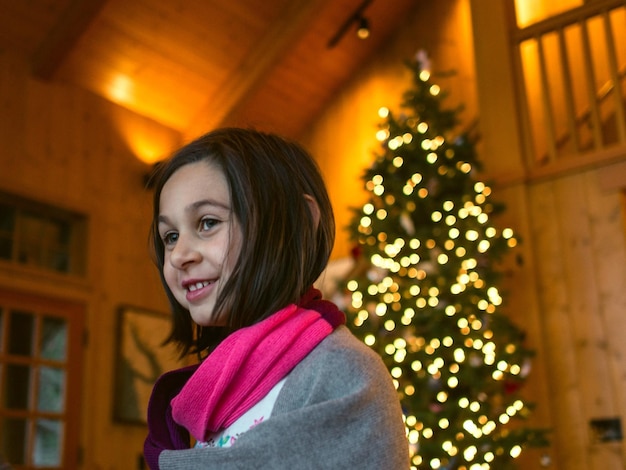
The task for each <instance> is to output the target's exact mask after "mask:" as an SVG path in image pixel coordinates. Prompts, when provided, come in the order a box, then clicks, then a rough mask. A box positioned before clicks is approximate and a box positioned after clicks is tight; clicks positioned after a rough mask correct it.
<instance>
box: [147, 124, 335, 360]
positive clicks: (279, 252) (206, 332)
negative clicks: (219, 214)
mask: <svg viewBox="0 0 626 470" xmlns="http://www.w3.org/2000/svg"><path fill="white" fill-rule="evenodd" d="M199 161H207V162H210V163H212V164H215V165H217V166H218V167H219V168H221V169H222V171H223V172H224V176H225V177H226V181H227V182H228V186H229V190H230V199H231V206H232V211H233V215H234V216H235V217H236V219H237V221H238V222H239V224H240V226H241V230H242V240H243V242H242V247H241V252H240V254H239V257H238V259H237V262H236V264H235V267H234V269H233V272H232V274H231V276H230V278H229V280H228V282H227V283H226V285H225V286H224V288H223V289H222V290H221V292H220V294H219V297H218V299H217V302H216V305H215V309H216V312H215V313H216V314H217V313H220V314H222V313H223V312H228V318H229V320H228V322H229V323H228V328H226V329H225V328H219V327H199V326H196V325H195V324H194V322H193V321H192V319H191V316H190V314H189V312H188V311H187V310H186V309H185V308H183V307H182V306H181V305H180V304H179V303H178V302H177V301H176V299H175V298H174V296H173V294H172V292H171V291H170V290H169V288H168V286H167V283H166V282H165V279H164V277H163V263H164V245H163V241H162V240H161V237H160V236H159V231H158V223H157V221H158V216H159V211H160V208H159V203H160V197H161V191H162V189H163V186H164V185H165V183H166V182H167V180H168V179H169V178H170V177H171V176H172V175H173V174H174V172H176V171H177V170H178V169H179V168H181V167H182V166H184V165H187V164H190V163H195V162H199ZM152 181H153V184H154V188H155V191H154V204H153V208H154V211H153V220H152V229H151V242H152V249H153V255H154V259H155V263H156V265H157V267H158V268H159V272H160V274H161V281H162V283H163V286H164V288H165V291H166V293H167V296H168V299H169V301H170V305H171V308H172V312H173V324H172V331H171V334H170V337H169V339H168V340H169V341H174V342H176V343H178V345H179V346H180V347H181V353H182V354H186V353H188V352H190V350H193V351H197V352H200V351H203V350H205V349H207V348H210V347H212V346H214V345H216V344H217V343H218V342H219V341H220V340H221V338H223V337H224V335H225V334H227V333H228V332H230V331H233V330H236V329H239V328H242V327H244V326H249V325H252V324H254V323H255V322H257V321H259V320H262V319H264V318H266V317H267V316H269V315H271V314H272V313H274V312H275V311H277V310H279V309H281V308H283V307H285V306H287V305H289V304H291V303H297V302H298V300H299V299H300V297H302V295H304V293H305V292H306V291H307V290H308V289H309V287H311V285H312V284H313V282H314V281H315V280H316V279H317V278H318V277H319V275H320V274H321V273H322V271H323V270H324V269H325V267H326V265H327V263H328V258H329V257H330V252H331V250H332V246H333V242H334V237H335V222H334V216H333V211H332V207H331V204H330V200H329V197H328V193H327V191H326V187H325V185H324V181H323V179H322V176H321V174H320V171H319V168H318V166H317V164H316V163H315V161H314V160H313V158H312V157H311V156H310V155H309V153H308V152H307V151H305V150H304V149H303V148H302V147H301V146H300V145H298V144H296V143H294V142H291V141H288V140H285V139H283V138H281V137H278V136H276V135H274V134H268V133H263V132H259V131H254V130H246V129H237V128H225V129H219V130H216V131H213V132H209V133H207V134H205V135H203V136H202V137H200V138H198V139H196V140H194V141H193V142H191V143H189V144H188V145H185V146H184V147H182V148H181V149H179V150H178V151H177V152H176V153H174V155H172V157H171V158H170V159H169V160H167V161H165V162H164V163H163V164H161V165H160V166H159V169H158V170H157V172H156V173H155V174H154V175H153V177H152ZM305 195H308V196H310V197H311V198H312V199H313V200H314V201H315V202H316V203H317V205H318V207H319V222H318V221H316V217H315V214H313V213H312V212H311V210H310V207H309V203H308V202H307V198H306V197H305ZM194 329H197V331H196V332H195V334H194Z"/></svg>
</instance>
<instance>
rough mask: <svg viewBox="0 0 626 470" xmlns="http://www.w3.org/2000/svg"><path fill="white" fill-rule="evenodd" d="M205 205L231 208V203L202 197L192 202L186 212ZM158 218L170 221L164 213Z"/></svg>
mask: <svg viewBox="0 0 626 470" xmlns="http://www.w3.org/2000/svg"><path fill="white" fill-rule="evenodd" d="M204 206H215V207H218V208H221V209H224V210H227V211H229V212H230V210H231V208H230V206H229V205H227V204H224V203H223V202H219V201H216V200H215V199H201V200H199V201H195V202H192V203H191V204H189V205H188V206H187V207H185V212H187V213H193V212H195V211H197V210H198V209H200V208H202V207H204ZM157 220H158V222H159V223H161V222H163V223H169V219H168V218H167V216H165V215H162V214H159V217H158V218H157Z"/></svg>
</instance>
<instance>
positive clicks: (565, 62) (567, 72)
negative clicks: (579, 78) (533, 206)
mask: <svg viewBox="0 0 626 470" xmlns="http://www.w3.org/2000/svg"><path fill="white" fill-rule="evenodd" d="M557 34H558V36H559V57H560V59H561V73H562V74H563V85H564V88H565V90H564V92H565V107H566V112H567V129H568V134H569V137H570V139H571V141H572V146H573V151H574V153H575V154H578V153H579V152H580V143H579V142H580V139H579V136H578V131H577V129H576V108H575V106H574V92H573V86H572V74H571V68H570V64H569V58H568V56H567V42H566V41H565V32H564V30H563V28H559V29H558V30H557Z"/></svg>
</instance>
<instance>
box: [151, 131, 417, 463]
mask: <svg viewBox="0 0 626 470" xmlns="http://www.w3.org/2000/svg"><path fill="white" fill-rule="evenodd" d="M155 188H156V190H155V195H154V214H153V215H154V218H153V223H152V242H153V244H154V255H155V259H156V263H157V265H158V268H159V271H160V274H161V279H162V282H163V285H164V288H165V291H166V293H167V296H168V298H169V301H170V304H171V308H172V310H173V327H172V331H171V335H170V338H169V339H170V341H173V342H175V343H177V344H178V345H179V346H180V347H181V351H182V353H183V354H187V353H193V352H195V353H198V354H200V355H201V357H202V358H203V359H202V360H201V362H200V364H198V365H194V366H190V367H186V368H183V369H180V370H176V371H172V372H169V373H166V374H164V375H163V376H162V377H161V378H160V379H159V380H158V381H157V383H156V384H155V386H154V390H153V392H152V397H151V399H150V404H149V409H148V426H149V434H148V437H147V438H146V442H145V446H144V454H145V458H146V461H147V462H148V465H149V466H150V468H151V469H153V470H154V469H201V468H202V469H213V468H215V469H220V470H229V469H247V468H255V469H256V468H266V469H272V470H274V469H294V468H299V469H303V468H304V469H307V468H320V469H339V468H371V469H393V470H396V469H405V468H408V466H409V463H408V459H409V457H408V445H407V439H406V436H405V429H404V424H403V422H402V413H401V410H400V405H399V401H398V398H397V395H396V391H395V389H394V387H393V384H392V381H391V378H390V376H389V374H388V372H387V369H386V368H385V366H384V365H383V363H382V360H381V359H380V358H379V357H378V356H377V355H376V354H375V353H373V352H372V351H371V350H370V349H369V348H367V347H366V346H365V345H363V344H362V343H361V342H359V341H358V340H357V339H356V338H355V337H354V336H353V335H352V334H351V333H350V332H349V330H348V329H347V328H346V327H345V326H344V323H345V317H344V315H343V313H342V312H340V311H339V310H338V309H337V307H336V306H335V305H334V304H332V303H331V302H329V301H326V300H322V298H321V295H320V293H319V291H317V290H316V289H314V288H313V287H312V286H313V283H314V281H315V280H316V279H317V278H318V277H319V276H320V274H321V273H322V271H323V270H324V268H325V267H326V264H327V262H328V258H329V256H330V252H331V249H332V245H333V241H334V219H333V213H332V209H331V205H330V201H329V198H328V194H327V193H326V189H325V186H324V183H323V181H322V178H321V176H320V173H319V170H318V168H317V166H316V164H315V163H314V161H313V159H312V158H311V157H310V156H309V155H308V154H307V152H305V151H304V150H303V149H302V148H301V147H300V146H298V145H297V144H294V143H291V142H287V141H285V140H283V139H281V138H279V137H277V136H274V135H271V134H264V133H261V132H256V131H251V130H243V129H222V130H218V131H215V132H211V133H209V134H206V135H204V136H202V137H200V138H199V139H197V140H196V141H194V142H192V143H190V144H188V145H186V146H185V147H183V148H182V149H180V150H179V151H178V152H176V153H175V154H174V155H173V157H172V158H171V159H170V160H168V161H167V162H166V163H165V164H164V165H163V166H162V168H161V169H160V171H159V173H158V174H157V175H156V176H155ZM192 442H193V444H192Z"/></svg>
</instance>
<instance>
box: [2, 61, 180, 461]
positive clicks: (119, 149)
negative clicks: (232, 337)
mask: <svg viewBox="0 0 626 470" xmlns="http://www.w3.org/2000/svg"><path fill="white" fill-rule="evenodd" d="M129 130H132V132H131V134H132V135H133V136H135V137H144V138H145V139H146V140H148V141H163V142H166V143H169V144H170V145H171V146H172V147H171V148H174V147H175V146H177V145H179V143H180V142H179V139H180V136H179V135H178V134H177V133H175V132H173V131H171V130H169V129H167V128H165V127H163V126H160V125H158V124H156V123H154V122H153V121H150V120H148V119H145V118H142V117H140V116H138V115H135V114H133V113H130V112H128V111H125V110H123V109H121V108H119V107H117V106H115V105H113V104H111V103H109V102H106V101H104V100H102V99H100V98H98V97H96V96H95V95H92V94H91V93H88V92H84V91H80V90H77V89H74V88H71V87H68V86H65V85H62V84H58V83H57V84H51V83H47V82H42V81H39V80H34V79H32V78H31V77H30V64H28V63H25V62H24V61H23V60H22V59H20V58H19V57H14V56H12V55H11V54H10V52H8V51H2V50H0V150H1V151H0V190H2V191H6V192H10V193H13V194H16V195H20V196H23V197H26V198H29V199H33V200H35V201H42V202H46V203H48V204H51V205H54V206H56V207H59V208H61V209H66V210H70V211H76V212H79V213H82V214H84V215H85V216H87V219H88V225H89V230H88V246H87V247H86V252H87V266H88V268H87V271H88V272H87V275H86V276H85V277H84V278H77V277H71V276H62V275H59V274H55V273H50V274H49V273H45V272H42V271H41V270H37V269H33V268H29V267H24V266H13V265H12V264H11V263H7V262H5V261H0V287H2V288H4V289H6V290H9V291H21V292H26V293H28V294H33V295H37V296H47V297H54V298H61V299H63V300H66V301H70V302H77V303H80V304H81V305H84V307H85V311H86V318H85V326H86V330H87V331H86V333H87V337H88V338H89V339H88V342H87V344H86V346H85V349H84V351H83V352H84V357H83V366H84V367H83V377H82V387H81V392H82V406H81V413H82V417H81V418H82V419H81V425H80V441H81V445H82V456H83V465H82V466H81V468H85V469H94V470H104V469H118V468H119V469H122V468H131V469H132V468H137V465H136V462H137V460H138V458H139V455H140V454H141V451H142V445H143V440H144V438H145V435H146V428H145V427H144V426H137V425H132V426H131V425H128V424H121V423H118V422H115V421H114V420H113V418H112V407H113V386H114V384H113V377H114V371H115V364H114V358H115V345H116V337H115V332H116V322H117V314H116V312H117V309H118V308H119V306H120V305H122V304H128V305H135V306H138V307H144V308H147V309H151V310H155V311H158V312H163V313H164V314H165V313H166V312H167V311H168V307H167V301H166V299H165V296H164V295H163V293H162V288H161V286H160V281H159V278H158V274H157V272H156V269H154V267H153V265H152V262H151V260H150V257H149V250H148V227H149V221H150V217H151V214H150V212H151V209H150V205H151V201H150V199H151V196H150V194H149V192H148V191H146V190H145V189H144V179H143V178H144V175H145V174H146V173H147V172H148V171H149V167H148V166H147V165H145V164H144V163H142V162H140V161H139V160H138V159H137V158H136V155H135V154H134V152H133V150H132V142H130V141H129V140H128V139H127V135H128V134H127V133H128V132H129ZM165 147H167V146H165Z"/></svg>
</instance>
